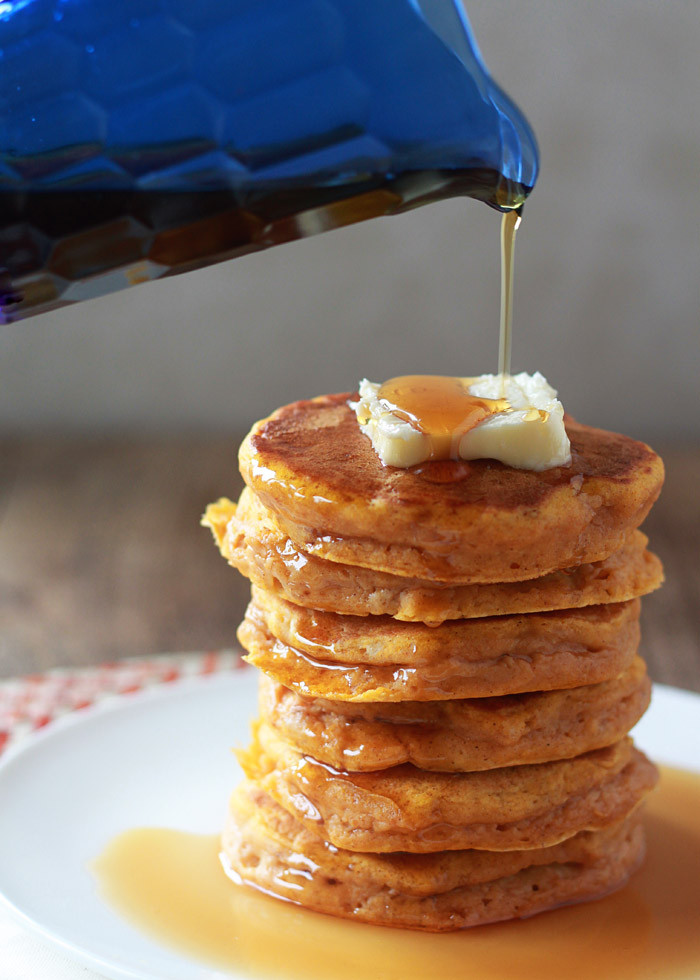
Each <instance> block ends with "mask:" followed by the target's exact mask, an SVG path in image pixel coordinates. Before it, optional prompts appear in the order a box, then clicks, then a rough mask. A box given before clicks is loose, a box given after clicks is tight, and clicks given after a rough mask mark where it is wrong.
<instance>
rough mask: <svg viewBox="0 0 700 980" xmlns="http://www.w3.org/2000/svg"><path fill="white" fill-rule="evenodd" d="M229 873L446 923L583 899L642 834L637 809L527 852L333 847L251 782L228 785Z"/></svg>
mask: <svg viewBox="0 0 700 980" xmlns="http://www.w3.org/2000/svg"><path fill="white" fill-rule="evenodd" d="M222 848H223V855H224V860H225V861H226V862H227V865H228V869H229V872H230V873H232V874H233V875H238V876H240V879H241V880H242V881H243V882H244V883H246V884H249V885H253V886H254V887H257V888H261V889H263V890H264V891H266V892H268V893H272V894H276V895H279V896H281V897H282V898H285V899H287V900H289V901H293V902H296V903H298V904H300V905H304V906H306V907H307V908H312V909H315V910H317V911H319V912H327V913H330V914H332V915H340V916H344V917H347V918H353V919H356V920H358V921H363V922H373V923H375V924H377V925H385V926H399V927H403V928H413V929H424V930H431V931H447V930H452V929H461V928H465V927H468V926H474V925H482V924H485V923H487V922H496V921H499V920H502V919H509V918H514V917H519V916H526V915H533V914H534V913H536V912H541V911H544V910H545V909H548V908H553V907H555V906H558V905H561V904H565V903H567V902H575V901H584V900H586V899H590V898H595V897H598V896H600V895H603V894H606V893H608V892H609V891H611V890H613V889H615V888H618V887H620V886H621V885H622V884H623V883H624V882H625V881H626V880H627V878H628V877H629V875H630V874H631V872H632V871H633V870H634V868H635V867H636V866H637V865H638V863H639V861H640V860H641V858H642V855H643V849H644V843H643V836H642V829H641V826H640V823H639V819H638V815H637V814H633V815H632V816H631V817H629V818H628V819H626V820H625V821H623V822H622V823H619V824H616V825H613V826H611V827H607V828H605V829H603V830H600V831H595V832H583V833H580V834H577V835H576V836H574V837H572V838H570V839H568V840H566V841H563V842H562V843H560V844H557V845H554V846H552V847H548V848H535V849H531V850H528V851H510V852H490V851H473V850H472V851H448V852H442V853H439V854H386V855H378V854H361V853H354V852H350V851H343V850H340V849H338V848H329V847H328V846H327V845H325V844H324V842H323V841H322V840H320V839H319V838H318V837H316V836H315V835H314V834H312V833H310V832H309V831H307V830H306V829H305V828H304V827H303V825H301V824H300V823H298V822H297V821H296V820H294V819H293V818H292V817H291V816H290V815H289V814H287V813H286V812H285V811H284V810H282V809H281V808H280V807H279V806H277V805H276V804H275V803H274V801H273V800H272V799H271V798H270V797H269V796H267V795H266V794H264V793H263V792H261V791H260V790H259V789H258V788H257V787H256V786H255V785H254V784H252V783H250V782H246V783H244V784H243V785H242V786H240V787H239V788H238V789H237V791H236V792H235V793H234V795H233V797H232V800H231V807H230V813H229V817H228V820H227V824H226V828H225V830H224V834H223V839H222Z"/></svg>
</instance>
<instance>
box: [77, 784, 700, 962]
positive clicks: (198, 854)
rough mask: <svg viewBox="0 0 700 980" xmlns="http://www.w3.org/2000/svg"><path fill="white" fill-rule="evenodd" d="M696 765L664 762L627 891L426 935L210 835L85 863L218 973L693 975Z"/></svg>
mask: <svg viewBox="0 0 700 980" xmlns="http://www.w3.org/2000/svg"><path fill="white" fill-rule="evenodd" d="M699 815H700V775H694V774H691V773H687V772H683V771H681V770H674V769H663V770H662V779H661V784H660V787H659V789H657V790H656V791H655V792H654V793H653V794H652V796H651V798H650V801H649V803H648V804H647V812H646V821H645V822H646V828H647V840H648V854H647V858H646V861H645V863H644V865H643V867H642V868H641V870H640V871H639V872H637V873H636V874H635V875H634V877H633V878H632V879H631V881H630V882H629V884H628V885H627V886H626V887H625V888H624V889H622V891H620V892H618V893H616V894H614V895H610V896H608V897H607V898H604V899H601V900H599V901H597V902H591V903H588V904H583V905H578V906H572V907H569V908H561V909H557V910H555V911H553V912H547V913H544V914H542V915H538V916H535V917H533V918H531V919H526V920H520V921H515V922H505V923H500V924H496V925H489V926H482V927H479V928H477V929H470V930H466V931H463V932H458V933H445V934H442V935H434V934H430V933H419V932H410V931H406V930H400V929H388V928H382V927H379V926H368V925H363V924H360V923H356V922H352V921H346V920H341V919H334V918H332V917H331V916H325V915H320V914H318V913H315V912H309V911H307V910H305V909H302V908H299V907H297V906H295V905H292V904H290V903H285V902H282V901H280V900H279V899H274V898H268V897H267V896H265V895H262V894H259V893H257V892H255V891H253V890H252V889H250V888H248V887H246V886H240V885H235V884H234V883H233V882H231V881H230V880H229V879H228V878H227V877H226V876H225V874H224V872H223V870H222V867H221V864H220V862H219V858H218V851H219V841H218V838H217V837H216V836H200V835H196V834H189V833H185V832H182V831H177V830H164V829H160V828H142V829H137V830H130V831H127V832H126V833H124V834H121V835H120V836H119V837H117V838H115V839H114V840H112V841H111V842H110V843H109V844H108V846H107V848H106V849H105V851H104V852H103V853H102V854H101V855H100V857H99V858H98V859H97V860H96V861H95V862H94V865H93V870H94V873H95V874H96V876H97V879H98V883H99V888H100V892H101V894H102V896H103V897H104V898H105V900H106V901H107V902H108V903H109V904H111V905H112V906H113V907H114V908H115V909H116V910H117V911H118V912H119V913H120V914H121V915H123V916H124V917H125V918H127V919H128V920H129V921H130V922H131V923H132V924H133V925H134V926H135V927H137V928H138V929H140V930H142V931H144V932H146V933H147V934H149V935H150V936H151V937H152V938H153V939H154V940H156V941H158V942H160V943H163V944H165V945H167V946H169V947H171V948H173V949H175V950H178V951H179V952H181V953H182V954H183V956H186V957H190V958H192V959H195V960H199V961H201V962H203V963H206V964H209V965H210V966H212V967H214V968H217V969H219V970H224V971H226V970H231V971H236V972H237V973H238V974H239V975H240V974H241V973H242V974H243V975H245V976H250V977H275V978H277V980H328V978H329V977H332V978H333V980H356V978H357V977H358V976H364V977H373V978H382V980H419V978H420V980H427V978H432V977H440V978H441V980H453V978H465V977H469V978H473V980H503V978H504V977H507V978H508V980H541V978H542V977H544V976H548V977H564V976H565V977H566V980H591V978H594V977H595V978H596V980H652V978H663V980H681V978H696V977H697V976H698V975H700V816H699Z"/></svg>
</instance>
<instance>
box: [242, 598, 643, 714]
mask: <svg viewBox="0 0 700 980" xmlns="http://www.w3.org/2000/svg"><path fill="white" fill-rule="evenodd" d="M263 600H264V596H262V595H261V593H260V592H257V591H256V594H255V599H254V601H253V602H251V603H250V605H249V606H248V610H247V612H246V616H245V619H244V620H243V622H242V623H241V625H240V627H239V629H238V639H239V640H240V642H241V644H242V645H243V646H244V647H245V649H246V650H247V651H248V656H247V657H246V659H247V660H248V662H249V663H251V664H253V665H254V666H255V667H258V668H260V669H261V670H262V671H263V672H264V673H266V674H268V675H269V676H270V677H272V678H274V680H276V681H277V682H278V683H280V684H283V685H284V686H285V687H288V688H291V689H292V690H294V691H296V692H297V693H299V694H303V695H308V696H312V697H321V698H329V699H330V700H332V701H353V702H365V701H439V700H450V699H455V698H484V697H496V696H500V695H503V694H520V693H523V692H526V691H552V690H560V689H564V688H571V687H581V686H583V685H586V684H598V683H600V682H601V681H607V680H611V679H612V678H614V677H617V676H618V675H619V674H620V673H622V671H624V670H625V669H626V668H627V667H629V665H630V664H631V663H632V661H633V660H634V658H635V656H636V652H637V646H638V642H639V623H638V620H639V606H638V603H637V601H634V600H633V601H632V602H631V603H621V604H618V605H608V606H588V607H586V608H584V609H581V610H576V609H572V610H562V611H561V612H554V613H531V614H528V615H523V616H499V617H494V618H492V619H491V618H489V619H464V620H450V621H448V622H446V623H443V624H442V625H441V626H437V627H432V628H431V627H429V626H426V625H425V624H423V623H421V624H415V623H399V622H397V621H395V620H393V619H391V618H390V617H379V618H375V617H371V618H369V619H367V618H362V617H355V616H339V615H338V614H336V613H316V614H315V617H314V614H313V613H312V612H310V611H308V610H299V616H298V617H295V618H293V619H292V618H290V620H289V621H285V619H284V615H281V616H278V615H276V614H275V613H274V612H272V613H267V611H266V610H265V609H263V608H262V607H261V605H259V602H262V601H263ZM306 614H308V616H307V615H306ZM268 616H269V619H270V620H272V622H273V624H274V629H275V631H276V632H277V633H280V634H282V636H276V635H275V633H273V632H272V630H271V629H270V628H269V626H268ZM305 618H306V622H305V623H304V625H303V626H302V629H300V630H295V625H297V624H298V623H299V621H300V620H302V621H303V620H304V619H305ZM312 620H315V623H316V624H317V628H314V627H313V625H312ZM329 622H330V629H328V624H329ZM302 630H303V632H302ZM330 637H332V640H331V639H330ZM292 638H293V639H295V641H296V644H298V645H295V646H292V645H291V644H290V643H288V642H286V641H287V640H288V639H292ZM314 638H317V639H318V640H322V641H323V642H322V643H320V644H319V647H320V652H321V653H322V654H323V656H324V659H321V658H320V657H318V656H312V655H311V653H310V652H308V651H310V650H314ZM346 658H347V661H349V662H346Z"/></svg>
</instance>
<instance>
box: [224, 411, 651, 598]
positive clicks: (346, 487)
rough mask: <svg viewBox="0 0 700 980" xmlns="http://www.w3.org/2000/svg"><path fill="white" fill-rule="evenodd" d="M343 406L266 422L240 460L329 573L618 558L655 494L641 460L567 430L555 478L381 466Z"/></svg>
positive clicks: (488, 572) (451, 579) (505, 576)
mask: <svg viewBox="0 0 700 980" xmlns="http://www.w3.org/2000/svg"><path fill="white" fill-rule="evenodd" d="M350 397H351V396H350V395H349V394H341V395H329V396H324V397H321V398H316V399H313V400H311V401H302V402H296V403H294V404H293V405H287V406H286V407H284V408H280V409H278V410H277V411H276V412H275V413H273V415H271V416H270V417H269V418H268V419H264V420H263V421H262V422H258V423H257V424H256V425H255V426H254V427H253V429H252V431H251V433H250V434H249V435H248V437H247V438H246V439H245V440H244V442H243V444H242V446H241V450H240V454H239V462H240V468H241V473H242V475H243V478H244V480H245V481H246V483H247V484H248V486H249V487H251V489H252V490H253V491H254V492H255V494H256V495H257V496H258V497H259V498H260V500H261V501H262V503H263V505H264V506H265V507H266V508H268V509H270V510H271V511H272V512H273V513H274V515H275V521H276V523H277V524H278V526H279V528H280V529H281V531H282V532H283V533H284V534H285V536H287V537H288V538H289V539H290V540H291V541H293V542H294V544H295V546H296V548H297V550H301V551H303V552H305V553H306V554H312V555H316V556H318V557H321V558H326V559H328V560H330V561H334V562H340V563H342V564H348V565H354V566H360V567H365V568H371V569H374V570H376V571H383V572H390V573H391V574H393V575H399V576H407V577H412V578H420V579H425V580H428V581H439V582H448V583H452V584H456V583H460V584H464V583H484V582H514V581H523V580H526V579H531V578H536V577H539V576H542V575H547V574H548V573H550V572H553V571H557V570H559V569H562V568H569V567H571V566H573V565H580V564H583V563H584V562H595V561H600V560H601V559H604V558H606V557H607V556H608V555H611V554H612V553H613V552H614V551H617V550H618V549H619V548H621V547H622V545H623V543H624V541H625V538H626V536H627V534H628V533H629V531H631V530H633V529H634V528H636V527H637V526H638V525H639V524H641V522H642V521H643V520H644V518H645V517H646V515H647V513H648V511H649V509H650V507H651V505H652V504H653V502H654V501H655V500H656V498H657V496H658V494H659V491H660V489H661V484H662V482H663V464H662V463H661V460H660V459H659V457H658V456H657V455H656V454H655V453H654V452H653V451H652V450H651V449H650V448H649V447H648V446H645V445H644V444H643V443H640V442H635V441H634V440H633V439H629V438H627V437H626V436H622V435H617V434H615V433H611V432H605V431H603V430H602V429H592V428H590V427H588V426H585V425H580V424H579V423H577V422H575V421H573V420H571V419H569V420H568V421H567V432H568V434H569V438H570V440H571V452H572V462H571V464H570V465H569V466H567V467H556V468H554V469H550V470H545V471H543V472H533V471H531V470H519V469H514V468H513V467H509V466H505V465H504V464H502V463H498V462H495V461H493V460H475V461H473V462H471V463H469V464H468V465H465V464H464V463H461V462H460V463H452V462H451V461H445V462H432V463H431V462H427V463H424V464H421V465H420V466H418V467H412V468H411V469H408V470H404V469H397V468H395V467H389V466H383V464H382V463H381V461H380V459H379V458H378V456H377V455H376V453H375V452H374V450H373V448H372V445H371V443H370V441H369V439H368V438H367V437H366V436H364V435H363V434H362V432H361V431H360V428H359V426H358V424H357V420H356V418H355V413H354V412H353V411H352V409H350V408H349V407H348V405H347V402H348V399H349V398H350ZM456 474H459V475H460V478H459V479H456V480H454V479H453V477H454V476H455V475H456Z"/></svg>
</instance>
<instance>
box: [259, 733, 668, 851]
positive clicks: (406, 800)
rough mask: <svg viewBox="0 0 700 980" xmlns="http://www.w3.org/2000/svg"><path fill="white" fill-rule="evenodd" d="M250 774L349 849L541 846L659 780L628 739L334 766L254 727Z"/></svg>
mask: <svg viewBox="0 0 700 980" xmlns="http://www.w3.org/2000/svg"><path fill="white" fill-rule="evenodd" d="M239 758H240V761H241V764H242V766H243V769H244V771H245V773H246V775H247V776H248V778H249V779H252V780H254V781H255V782H256V783H258V785H259V786H260V788H261V789H262V790H263V791H264V792H266V793H267V794H268V795H269V796H271V797H272V798H273V799H274V800H275V801H276V802H277V803H278V804H279V805H280V806H282V807H283V808H284V809H285V810H287V811H288V812H289V813H291V814H292V815H293V816H295V817H296V818H297V819H298V820H300V821H301V822H302V823H303V824H304V825H305V826H306V827H307V829H309V830H311V831H312V832H314V833H316V834H317V835H318V836H320V837H322V838H323V839H324V840H326V841H329V842H330V843H332V844H333V845H335V846H336V847H342V848H346V849H347V850H350V851H374V852H387V851H410V852H415V853H424V852H429V851H441V850H461V849H464V848H477V849H479V850H495V851H509V850H519V849H521V848H523V849H527V848H531V847H547V846H550V845H552V844H556V843H558V842H559V841H562V840H565V839H566V838H567V837H572V836H573V835H574V834H576V833H578V832H579V831H581V830H595V829H600V828H601V827H605V826H607V825H609V824H610V823H614V822H616V821H619V820H622V819H623V818H624V817H626V816H627V815H628V814H629V813H631V812H632V810H634V809H635V807H636V806H637V805H638V804H639V803H640V802H641V800H642V799H643V797H644V795H645V794H646V793H647V792H648V791H649V790H650V789H651V788H652V786H653V785H654V784H655V782H656V778H657V777H656V770H655V769H654V767H653V766H652V765H651V763H650V762H648V760H647V759H645V757H644V756H643V755H642V754H641V753H639V752H637V751H636V750H635V749H634V748H633V746H632V743H631V741H630V740H628V739H625V740H622V741H621V742H617V743H616V744H615V745H612V746H608V747H607V748H604V749H598V750H597V751H595V752H589V753H587V754H585V755H582V756H578V757H577V758H575V759H566V760H562V761H557V762H547V763H542V764H539V765H528V766H513V767H509V768H505V769H490V770H487V771H485V772H472V773H437V772H425V771H423V770H420V769H416V768H414V767H413V766H397V767H395V768H393V769H386V770H383V771H381V772H371V773H347V772H341V771H338V770H334V769H332V768H331V767H329V766H327V765H325V764H323V763H319V762H317V761H315V760H314V759H312V758H310V757H309V756H305V755H303V754H302V753H300V752H298V751H297V750H296V749H294V747H293V746H291V745H289V744H288V743H286V742H284V741H283V740H282V739H280V738H279V736H277V735H276V734H275V733H274V731H273V730H272V729H270V728H269V727H268V726H266V725H260V726H258V727H257V729H256V737H255V740H254V742H253V744H252V746H251V747H250V748H249V749H248V750H247V751H246V752H241V753H240V755H239Z"/></svg>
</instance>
